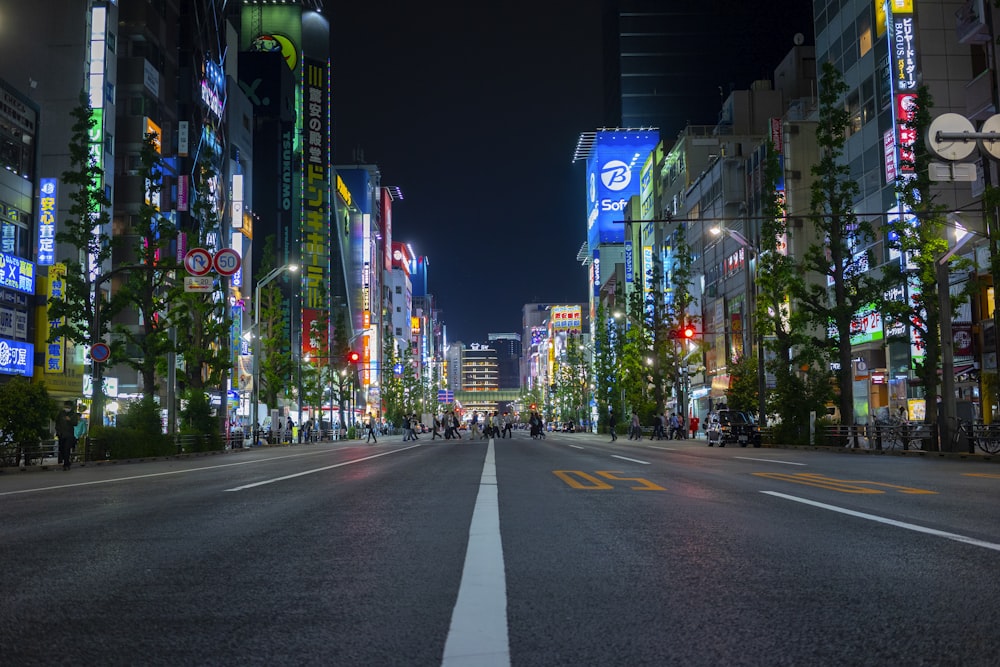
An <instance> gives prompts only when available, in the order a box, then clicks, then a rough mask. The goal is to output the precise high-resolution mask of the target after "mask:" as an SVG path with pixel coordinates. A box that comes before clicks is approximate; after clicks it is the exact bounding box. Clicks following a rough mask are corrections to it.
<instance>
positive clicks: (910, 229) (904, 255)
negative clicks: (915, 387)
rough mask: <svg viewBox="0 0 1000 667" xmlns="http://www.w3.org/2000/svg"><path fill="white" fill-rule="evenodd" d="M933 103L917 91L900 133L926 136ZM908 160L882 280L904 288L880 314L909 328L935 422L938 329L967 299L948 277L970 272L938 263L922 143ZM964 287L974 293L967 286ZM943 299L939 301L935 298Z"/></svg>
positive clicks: (961, 265)
mask: <svg viewBox="0 0 1000 667" xmlns="http://www.w3.org/2000/svg"><path fill="white" fill-rule="evenodd" d="M932 108H933V99H932V98H931V95H930V93H929V92H928V91H927V88H926V87H925V86H921V87H920V88H919V89H918V91H917V97H916V104H915V106H914V107H913V108H912V109H911V117H910V118H909V119H907V121H906V127H907V128H908V129H910V130H912V131H913V133H915V135H916V136H918V137H923V136H926V133H927V132H928V128H929V126H930V122H931V109H932ZM911 149H912V153H910V155H911V156H912V157H905V158H904V159H902V160H901V161H900V170H901V172H902V175H901V176H900V178H899V179H898V180H897V182H896V193H897V195H898V197H899V201H900V208H901V210H902V211H904V215H901V216H899V217H898V218H896V219H894V220H890V221H889V223H888V225H887V227H888V229H889V234H888V235H887V236H888V239H887V240H888V244H889V247H890V248H893V249H895V250H897V251H898V253H899V256H900V261H899V262H891V263H890V264H889V265H888V267H887V270H886V274H887V275H888V276H889V278H891V279H892V281H893V284H895V285H903V284H906V285H907V288H906V290H904V293H905V294H906V295H907V296H908V299H906V300H899V299H893V300H886V301H885V302H884V303H882V305H881V310H882V311H883V313H885V314H886V316H887V318H888V319H890V320H892V321H894V322H896V323H898V324H909V326H910V328H911V329H912V330H913V331H914V332H915V334H916V338H917V340H918V341H919V343H918V345H917V348H918V349H919V350H920V352H921V353H922V355H916V356H915V358H914V360H913V361H914V366H915V368H916V374H917V377H919V378H920V384H921V386H922V387H923V390H924V398H925V401H926V410H925V412H924V419H925V421H926V422H928V423H931V422H935V421H937V419H938V414H937V411H936V410H935V409H934V406H935V403H936V402H935V400H934V399H935V397H936V396H938V394H939V392H938V384H939V381H940V380H939V376H938V369H939V367H940V364H941V353H942V350H941V347H942V340H941V323H942V321H943V320H945V319H953V318H954V317H955V313H956V310H957V307H958V303H959V301H960V300H962V299H965V298H967V297H968V293H966V294H963V295H954V296H952V295H951V294H950V286H949V277H948V276H949V274H950V273H951V272H952V271H954V270H956V269H969V268H972V265H971V263H970V262H969V261H968V260H964V259H961V258H960V257H958V256H955V257H952V258H950V259H949V260H948V261H947V262H945V264H944V265H942V264H941V260H942V258H943V256H944V255H945V253H947V252H948V240H947V236H948V235H947V230H948V220H947V209H946V207H944V206H943V205H941V204H940V203H938V195H937V194H936V193H934V192H932V190H931V180H930V173H929V170H928V166H929V164H930V162H931V159H932V158H931V155H930V153H929V151H928V150H927V148H926V146H925V144H924V142H923V141H914V142H913V143H912V146H911ZM967 287H968V288H970V289H972V288H974V287H975V285H974V283H973V281H969V282H968V283H967ZM943 295H947V296H946V297H945V298H944V299H942V298H941V297H942V296H943Z"/></svg>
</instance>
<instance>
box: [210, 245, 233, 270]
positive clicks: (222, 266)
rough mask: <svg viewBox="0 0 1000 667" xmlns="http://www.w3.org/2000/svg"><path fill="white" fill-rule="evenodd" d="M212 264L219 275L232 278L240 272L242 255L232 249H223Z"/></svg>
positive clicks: (216, 254)
mask: <svg viewBox="0 0 1000 667" xmlns="http://www.w3.org/2000/svg"><path fill="white" fill-rule="evenodd" d="M212 263H213V265H214V266H215V270H216V271H217V272H218V273H219V275H222V276H231V275H234V274H235V273H236V272H237V271H239V270H240V254H239V253H238V252H236V251H235V250H233V249H232V248H223V249H222V250H220V251H219V252H217V253H215V259H214V260H213V262H212Z"/></svg>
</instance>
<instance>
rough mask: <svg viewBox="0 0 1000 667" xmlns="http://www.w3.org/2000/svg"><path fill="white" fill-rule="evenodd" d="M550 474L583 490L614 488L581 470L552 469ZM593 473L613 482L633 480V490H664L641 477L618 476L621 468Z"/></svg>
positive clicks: (631, 487) (572, 486)
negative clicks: (634, 484)
mask: <svg viewBox="0 0 1000 667" xmlns="http://www.w3.org/2000/svg"><path fill="white" fill-rule="evenodd" d="M552 474H553V475H555V476H556V477H558V478H559V479H561V480H562V481H564V482H565V483H566V484H567V485H569V486H570V487H571V488H574V489H580V490H583V491H608V490H610V489H613V488H615V487H614V486H613V485H611V484H608V483H607V482H605V481H603V480H601V479H598V478H597V477H594V475H591V474H590V473H586V472H583V471H582V470H553V471H552ZM595 474H596V475H600V476H601V477H603V478H604V479H610V480H611V481H613V482H635V483H636V484H638V486H630V487H629V488H630V489H632V490H634V491H666V489H665V488H663V487H662V486H660V485H659V484H654V483H653V482H650V481H649V480H648V479H644V478H642V477H619V476H618V475H621V474H622V471H621V470H598V471H596V472H595Z"/></svg>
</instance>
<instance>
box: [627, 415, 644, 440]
mask: <svg viewBox="0 0 1000 667" xmlns="http://www.w3.org/2000/svg"><path fill="white" fill-rule="evenodd" d="M628 439H629V440H642V425H641V424H640V423H639V414H638V413H637V412H636V411H635V410H633V411H632V423H631V427H630V429H629V433H628Z"/></svg>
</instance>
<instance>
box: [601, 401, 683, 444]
mask: <svg viewBox="0 0 1000 667" xmlns="http://www.w3.org/2000/svg"><path fill="white" fill-rule="evenodd" d="M698 424H699V419H698V418H697V417H691V420H690V423H688V422H687V420H686V419H684V416H683V415H678V414H677V413H675V412H672V413H670V416H669V417H668V416H667V413H666V412H662V413H659V414H657V415H655V416H654V417H653V422H652V428H653V433H652V435H650V436H649V439H650V440H683V439H685V438H687V437H688V428H689V427H690V428H691V429H693V430H694V431H695V434H696V436H695V437H697V429H698ZM608 426H609V427H610V429H611V442H614V441H615V440H617V439H618V434H617V433H616V432H615V429H616V427H617V426H618V417H617V416H616V415H615V411H614V410H613V409H612V410H610V411H609V413H608ZM628 439H629V440H642V422H641V421H640V420H639V413H638V412H636V411H635V410H633V411H632V418H631V419H630V420H629V425H628Z"/></svg>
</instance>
